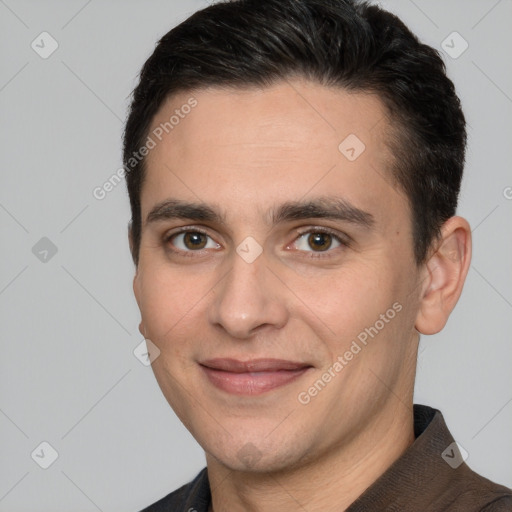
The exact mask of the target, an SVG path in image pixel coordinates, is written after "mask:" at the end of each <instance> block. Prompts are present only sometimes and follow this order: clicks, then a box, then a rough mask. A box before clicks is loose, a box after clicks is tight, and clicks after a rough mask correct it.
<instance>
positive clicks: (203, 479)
mask: <svg viewBox="0 0 512 512" xmlns="http://www.w3.org/2000/svg"><path fill="white" fill-rule="evenodd" d="M414 435H415V438H416V439H415V441H414V443H413V444H412V445H411V446H410V447H409V448H408V449H407V450H406V451H405V453H404V454H403V455H402V456H401V457H400V458H399V459H397V460H396V461H395V462H394V463H393V464H392V465H391V467H390V468H389V469H387V470H386V471H385V472H384V474H382V475H381V476H380V477H379V478H378V479H377V480H376V481H375V482H374V483H373V484H372V485H371V486H370V487H368V489H366V491H364V492H363V494H362V495H361V496H360V497H359V498H358V499H357V500H356V501H355V502H354V503H352V505H350V506H349V507H348V508H347V509H346V511H345V512H373V511H375V512H377V511H378V512H384V511H385V512H512V491H511V490H510V489H508V488H506V487H503V486H502V485H498V484H495V483H493V482H491V481H490V480H487V479H486V478H484V477H482V476H480V475H478V474H477V473H475V472H474V471H472V470H471V469H470V468H469V466H467V465H466V463H465V462H464V461H463V460H462V459H463V457H462V455H461V453H460V451H459V449H458V447H457V445H456V443H455V441H454V439H453V437H452V435H451V434H450V432H449V430H448V428H447V427H446V424H445V422H444V419H443V415H442V414H441V412H440V411H438V410H436V409H432V408H431V407H427V406H425V405H415V406H414ZM210 502H211V494H210V486H209V483H208V474H207V470H206V468H205V469H203V470H202V471H201V472H200V473H199V475H197V477H196V478H195V479H194V480H193V481H192V482H190V483H189V484H187V485H184V486H183V487H181V488H180V489H178V490H177V491H174V492H172V493H171V494H169V495H167V496H166V497H164V498H162V499H161V500H159V501H157V502H156V503H154V504H153V505H151V506H149V507H148V508H146V509H144V510H143V511H142V512H208V507H209V506H210Z"/></svg>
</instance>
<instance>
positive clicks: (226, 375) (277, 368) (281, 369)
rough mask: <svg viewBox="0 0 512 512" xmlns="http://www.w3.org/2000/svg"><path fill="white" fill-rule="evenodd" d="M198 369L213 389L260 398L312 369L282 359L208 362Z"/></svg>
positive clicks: (216, 360) (203, 362)
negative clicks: (261, 395) (259, 396)
mask: <svg viewBox="0 0 512 512" xmlns="http://www.w3.org/2000/svg"><path fill="white" fill-rule="evenodd" d="M199 364H200V367H201V369H202V370H203V372H204V373H205V375H206V377H207V378H208V380H209V381H210V383H211V384H213V385H214V386H215V387H216V388H218V389H220V390H222V391H225V392H227V393H231V394H234V395H260V394H263V393H266V392H268V391H271V390H273V389H277V388H280V387H282V386H285V385H286V384H289V383H291V382H293V381H295V380H297V379H298V378H300V377H301V376H302V375H304V374H305V373H306V372H307V371H308V370H309V369H310V368H312V366H311V365H310V364H307V363H299V362H294V361H287V360H283V359H253V360H250V361H239V360H237V359H228V358H226V359H209V360H206V361H202V362H201V363H199Z"/></svg>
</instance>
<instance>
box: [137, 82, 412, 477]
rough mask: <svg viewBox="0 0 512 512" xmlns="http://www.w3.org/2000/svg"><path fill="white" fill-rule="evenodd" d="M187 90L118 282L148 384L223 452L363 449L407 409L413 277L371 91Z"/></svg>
mask: <svg viewBox="0 0 512 512" xmlns="http://www.w3.org/2000/svg"><path fill="white" fill-rule="evenodd" d="M191 96H192V94H187V93H182V94H180V95H178V96H175V97H173V98H172V99H171V100H169V101H168V102H167V103H166V104H165V105H164V106H163V107H162V108H161V109H160V111H159V113H158V114H157V116H156V117H155V119H154V121H153V125H152V129H151V130H153V129H154V128H156V127H158V126H159V125H160V123H165V122H166V121H168V120H169V118H170V117H171V116H172V115H173V114H174V113H175V110H176V109H180V108H181V106H182V105H184V104H186V103H187V102H188V100H189V99H190V97H191ZM193 97H194V98H195V99H196V100H197V106H195V107H194V108H193V109H188V108H187V109H184V110H186V111H189V110H191V111H190V113H188V114H187V115H182V117H180V121H179V123H177V124H175V125H174V127H173V129H172V130H169V133H168V134H166V135H165V136H164V137H162V140H161V141H160V142H158V141H157V145H156V147H155V148H154V149H152V150H151V152H150V154H149V155H148V156H147V174H146V178H145V182H144V185H143V189H142V193H141V204H142V237H141V246H140V259H139V264H138V268H137V273H136V276H135V280H134V290H135V294H136V297H137V301H138V304H139V307H140V310H141V314H142V322H141V332H142V333H143V334H144V335H145V337H146V338H147V339H149V340H151V342H152V343H154V344H155V345H156V346H157V347H158V348H159V350H160V351H161V353H160V356H159V357H158V358H157V359H156V360H155V361H154V362H153V370H154V372H155V375H156V378H157V380H158V383H159V385H160V387H161V389H162V391H163V393H164V395H165V397H166V398H167V400H168V401H169V403H170V405H171V406H172V408H173V409H174V410H175V411H176V413H177V414H178V416H179V417H180V419H181V420H182V421H183V422H184V424H185V425H186V426H187V428H188V429H189V430H190V431H191V432H192V434H193V435H194V436H195V437H196V439H197V440H198V442H199V443H200V444H201V445H202V447H203V448H204V449H205V451H206V452H207V454H209V456H211V457H214V458H215V459H216V460H217V461H220V462H221V463H222V464H224V465H225V466H227V467H229V468H232V469H248V468H249V469H253V470H261V471H270V470H279V469H282V468H285V467H291V466H293V465H294V464H295V463H299V461H300V463H301V464H302V463H304V462H305V461H306V460H308V459H314V458H315V457H317V456H320V455H321V454H327V453H329V451H330V450H332V449H334V448H341V447H348V446H356V445H357V446H359V447H361V446H363V445H364V446H366V447H367V449H368V450H371V449H373V447H372V446H371V444H372V442H371V439H372V438H371V436H369V433H370V432H372V431H375V430H376V425H377V424H379V429H384V430H383V431H385V429H386V425H390V424H391V422H393V421H394V420H395V419H396V418H397V416H401V417H403V416H404V415H407V414H410V412H409V411H408V408H407V407H406V406H405V405H404V403H403V402H407V401H408V400H409V399H410V397H411V395H412V388H413V381H414V369H415V357H416V350H417V336H416V331H415V330H414V323H415V317H416V312H417V308H418V297H419V294H420V289H419V288H420V287H419V283H420V279H419V275H420V274H419V269H417V268H416V265H415V262H414V257H413V245H412V234H411V217H410V209H409V207H408V204H407V201H406V198H405V197H404V195H403V194H402V193H401V192H400V191H399V190H398V189H397V188H396V186H395V185H394V184H393V181H392V179H391V174H390V171H389V168H390V165H391V162H392V159H393V155H391V154H390V151H389V150H388V148H387V146H386V145H385V143H384V135H385V133H386V131H387V130H388V129H389V124H388V121H387V119H386V118H385V117H384V116H385V114H384V107H383V105H382V103H381V102H380V100H379V99H378V97H377V96H375V95H370V94H362V93H357V94H355V93H348V92H346V91H343V90H340V89H328V88H325V87H323V86H321V85H317V84H313V83H310V82H305V81H298V80H294V81H293V82H289V83H287V82H282V83H280V84H278V85H275V86H273V87H271V88H265V89H256V88H253V89H246V90H233V91H228V90H221V89H216V88H212V89H208V90H201V91H198V92H194V94H193ZM174 121H175V120H174ZM164 133H165V132H164ZM150 134H151V131H150ZM347 137H348V139H347ZM153 138H154V137H153ZM155 140H156V139H155ZM343 141H345V142H343ZM361 142H362V143H363V144H364V145H365V148H364V147H363V146H362V144H361ZM340 143H341V146H340ZM336 363H338V364H336ZM360 453H361V450H359V454H360Z"/></svg>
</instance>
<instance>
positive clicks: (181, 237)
mask: <svg viewBox="0 0 512 512" xmlns="http://www.w3.org/2000/svg"><path fill="white" fill-rule="evenodd" d="M168 243H170V244H171V245H173V246H174V247H175V248H176V249H179V250H180V251H183V252H192V251H200V250H202V249H219V248H220V245H219V244H217V243H216V242H215V241H214V240H212V238H211V237H209V236H208V235H207V234H206V233H201V232H200V231H182V232H181V233H176V234H175V235H172V236H171V237H170V238H169V239H168Z"/></svg>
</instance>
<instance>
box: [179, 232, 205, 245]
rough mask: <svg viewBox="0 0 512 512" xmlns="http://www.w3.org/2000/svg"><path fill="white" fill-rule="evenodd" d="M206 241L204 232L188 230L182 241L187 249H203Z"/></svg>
mask: <svg viewBox="0 0 512 512" xmlns="http://www.w3.org/2000/svg"><path fill="white" fill-rule="evenodd" d="M207 242H208V237H207V236H206V235H205V234H204V233H195V232H193V231H189V232H187V233H185V234H184V236H183V243H184V244H185V247H186V248H187V249H191V250H194V249H204V248H205V247H206V244H207Z"/></svg>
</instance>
